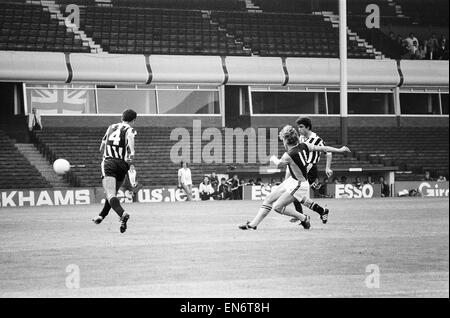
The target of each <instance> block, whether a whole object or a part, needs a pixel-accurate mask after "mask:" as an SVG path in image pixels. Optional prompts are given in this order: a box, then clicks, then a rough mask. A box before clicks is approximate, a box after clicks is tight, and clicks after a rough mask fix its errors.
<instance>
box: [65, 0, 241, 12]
mask: <svg viewBox="0 0 450 318" xmlns="http://www.w3.org/2000/svg"><path fill="white" fill-rule="evenodd" d="M56 2H57V3H58V4H60V5H61V6H62V7H65V6H67V5H68V4H72V3H75V4H78V5H82V6H102V7H128V8H160V9H184V10H231V11H238V10H245V2H244V1H242V0H112V1H103V2H102V1H95V0H56Z"/></svg>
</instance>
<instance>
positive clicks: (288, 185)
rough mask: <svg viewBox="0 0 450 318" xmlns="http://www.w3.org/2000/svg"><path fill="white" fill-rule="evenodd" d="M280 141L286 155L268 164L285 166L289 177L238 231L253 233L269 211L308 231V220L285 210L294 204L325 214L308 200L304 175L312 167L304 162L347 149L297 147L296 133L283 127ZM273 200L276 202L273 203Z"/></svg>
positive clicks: (287, 127)
mask: <svg viewBox="0 0 450 318" xmlns="http://www.w3.org/2000/svg"><path fill="white" fill-rule="evenodd" d="M280 137H281V138H282V140H283V145H284V147H285V148H286V152H285V153H284V154H283V156H282V157H281V159H278V158H276V157H275V156H272V157H271V158H270V160H271V161H272V162H273V163H274V164H275V165H277V166H286V167H287V169H288V171H289V174H290V176H289V177H288V178H287V179H286V180H285V181H283V183H282V184H281V185H280V186H279V187H278V188H277V189H276V190H275V192H274V193H272V194H270V195H269V196H268V197H266V199H265V200H264V201H263V204H262V205H261V208H260V209H259V211H258V214H257V215H256V216H255V218H254V219H253V220H252V221H251V222H247V223H246V224H244V225H241V226H239V228H240V229H241V230H248V229H253V230H256V228H257V226H258V225H259V224H260V223H261V222H262V220H263V219H264V218H265V217H266V216H267V215H268V214H269V212H270V211H271V210H272V208H273V210H274V211H275V212H277V213H280V214H284V215H289V216H292V217H295V218H296V219H298V220H300V221H301V224H302V225H303V227H305V228H307V227H306V226H305V225H307V226H308V223H309V217H307V216H305V215H304V214H302V213H299V212H298V211H295V210H294V209H291V208H288V205H289V204H291V203H292V202H294V201H295V200H297V201H299V202H300V203H301V204H304V205H305V206H307V207H308V208H310V209H312V210H313V211H316V212H317V213H319V214H323V212H324V209H323V208H322V207H321V206H319V205H318V204H317V203H315V202H313V201H311V200H310V199H309V182H308V180H307V175H308V171H309V169H311V166H312V164H311V163H308V161H307V159H308V156H309V154H310V152H311V151H327V152H328V151H329V152H350V150H349V149H348V148H347V147H341V148H334V147H327V146H318V145H312V144H308V143H300V142H299V136H298V132H297V131H296V130H295V128H293V127H292V126H290V125H287V126H285V127H284V128H283V129H282V130H281V132H280ZM275 200H276V202H275V203H273V202H274V201H275ZM272 204H273V206H272Z"/></svg>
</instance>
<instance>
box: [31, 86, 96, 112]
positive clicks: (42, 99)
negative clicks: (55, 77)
mask: <svg viewBox="0 0 450 318" xmlns="http://www.w3.org/2000/svg"><path fill="white" fill-rule="evenodd" d="M26 95H27V108H28V112H31V110H32V109H33V108H36V109H37V110H38V112H39V113H40V114H95V113H96V108H95V93H94V89H93V88H92V86H89V85H86V86H83V85H80V86H77V87H76V88H70V87H69V86H67V85H60V86H58V85H48V86H47V85H46V86H45V87H43V86H33V87H28V86H27V87H26Z"/></svg>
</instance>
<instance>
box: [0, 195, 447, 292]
mask: <svg viewBox="0 0 450 318" xmlns="http://www.w3.org/2000/svg"><path fill="white" fill-rule="evenodd" d="M318 202H320V203H321V204H324V205H327V206H328V207H329V208H330V209H331V213H330V218H329V222H328V224H326V225H324V224H322V223H321V221H320V219H319V217H318V215H317V214H315V213H314V212H308V213H309V214H310V215H311V216H312V228H311V230H308V231H307V230H304V229H303V228H302V227H300V226H299V225H297V224H292V223H290V222H289V218H287V217H286V216H281V215H278V214H276V213H275V212H273V211H272V212H271V213H270V214H269V216H268V217H267V218H266V219H265V220H264V221H263V223H261V225H260V226H259V227H258V230H256V231H241V230H239V229H238V228H237V226H238V225H240V224H243V223H245V221H247V220H251V219H252V218H253V217H254V215H255V214H256V212H257V210H258V207H259V205H260V203H261V202H256V201H223V202H222V201H206V202H179V203H153V204H139V203H133V204H127V205H125V207H126V210H127V211H128V212H129V213H130V214H131V218H130V221H129V222H128V230H127V232H126V233H124V234H120V233H119V222H118V217H117V216H116V215H115V213H114V212H113V211H112V212H111V213H110V215H109V216H108V218H107V219H105V221H104V222H103V223H102V224H100V225H95V224H93V223H92V222H91V218H92V217H94V216H95V215H97V214H98V212H99V211H100V210H101V206H100V205H89V206H67V207H38V208H8V209H1V210H0V213H1V215H2V221H1V223H0V228H1V230H0V241H1V242H2V243H1V244H0V297H171V298H172V297H188V298H191V297H250V298H251V297H272V298H276V297H286V298H298V297H449V206H448V204H449V200H448V198H443V199H424V198H390V199H372V200H345V199H343V200H333V199H327V200H319V201H318ZM369 264H375V265H376V266H377V267H378V268H379V272H380V276H379V288H368V287H367V285H366V283H365V282H366V280H367V276H368V275H370V274H371V273H370V272H366V269H367V266H368V265H369ZM74 268H78V269H79V288H75V289H71V288H68V287H67V284H66V283H67V281H68V280H69V281H70V277H72V278H73V276H71V275H72V274H73V273H75V272H72V270H73V269H74ZM369 269H370V267H369ZM69 285H70V284H69ZM71 286H73V285H71Z"/></svg>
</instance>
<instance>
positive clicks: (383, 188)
mask: <svg viewBox="0 0 450 318" xmlns="http://www.w3.org/2000/svg"><path fill="white" fill-rule="evenodd" d="M380 186H381V197H383V198H387V197H389V194H390V192H391V191H390V189H389V184H387V182H386V180H384V177H380Z"/></svg>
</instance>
